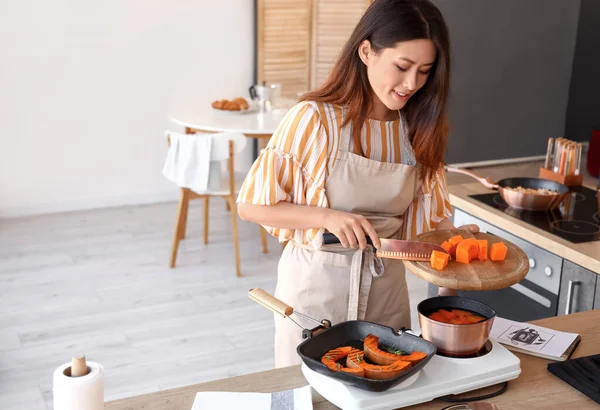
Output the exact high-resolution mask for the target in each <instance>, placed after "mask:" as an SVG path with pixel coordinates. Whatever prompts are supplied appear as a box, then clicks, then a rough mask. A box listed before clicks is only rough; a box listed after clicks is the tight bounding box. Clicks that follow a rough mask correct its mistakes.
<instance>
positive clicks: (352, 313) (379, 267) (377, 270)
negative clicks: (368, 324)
mask: <svg viewBox="0 0 600 410" xmlns="http://www.w3.org/2000/svg"><path fill="white" fill-rule="evenodd" d="M363 262H364V264H365V268H366V272H365V275H362V271H363ZM382 275H383V261H382V260H381V258H380V257H379V256H377V255H375V253H374V252H373V248H372V247H371V246H368V247H367V248H366V249H365V250H361V249H357V250H356V252H354V255H352V265H351V266H350V291H349V295H348V320H357V319H358V320H364V319H365V314H366V313H367V302H368V300H369V292H370V290H371V282H372V281H373V277H376V278H378V277H380V276H382Z"/></svg>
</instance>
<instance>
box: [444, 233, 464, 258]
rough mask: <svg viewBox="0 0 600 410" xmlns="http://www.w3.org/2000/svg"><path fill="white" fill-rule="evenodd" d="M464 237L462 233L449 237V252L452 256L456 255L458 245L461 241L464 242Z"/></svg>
mask: <svg viewBox="0 0 600 410" xmlns="http://www.w3.org/2000/svg"><path fill="white" fill-rule="evenodd" d="M462 240H463V237H462V235H456V236H453V237H452V238H450V239H448V243H449V244H450V250H448V253H449V254H450V256H452V257H455V256H456V245H458V244H459V243H460V242H462Z"/></svg>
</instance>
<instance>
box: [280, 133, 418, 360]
mask: <svg viewBox="0 0 600 410" xmlns="http://www.w3.org/2000/svg"><path fill="white" fill-rule="evenodd" d="M401 129H402V131H401V134H400V135H401V138H406V136H405V132H406V131H405V129H406V127H402V128H401ZM351 138H352V128H351V126H350V125H348V126H345V127H344V128H342V130H341V139H340V144H339V152H338V154H337V160H336V162H335V165H334V167H333V170H332V171H331V174H330V175H329V177H328V178H327V181H326V184H325V190H326V193H327V199H328V201H329V206H330V208H332V209H336V210H340V211H346V212H352V213H356V214H362V215H364V216H365V217H366V218H367V219H368V220H369V222H370V223H371V224H372V225H373V228H374V229H375V230H376V231H377V234H378V235H379V236H380V237H381V238H397V237H399V235H400V228H401V227H402V215H403V214H404V213H405V212H406V210H407V209H408V206H409V205H410V204H411V202H412V201H413V199H414V198H415V196H416V193H417V190H418V186H417V168H416V167H414V166H410V165H404V164H393V163H387V162H379V161H374V160H371V159H367V158H364V157H361V156H359V155H356V154H353V153H352V152H349V146H350V142H351ZM275 296H276V297H277V298H278V299H280V300H282V301H283V302H285V303H287V304H289V305H290V306H292V307H293V308H294V309H295V310H297V311H298V312H300V313H304V314H306V315H309V316H311V317H313V318H315V319H317V320H321V319H329V320H331V322H332V324H337V323H340V322H343V321H346V320H355V319H359V320H367V321H371V322H376V323H380V324H383V325H386V326H390V327H392V328H394V329H399V328H401V327H403V326H405V327H410V305H409V299H408V291H407V288H406V277H405V272H404V265H403V263H402V262H401V261H398V260H391V259H384V260H382V259H380V258H378V257H377V256H375V255H374V252H373V248H372V247H370V246H369V247H368V248H367V249H365V250H364V251H361V250H360V249H344V248H343V247H342V246H341V245H326V246H323V247H322V249H321V250H320V251H313V250H312V248H310V247H308V246H306V245H300V244H296V243H293V242H290V243H289V244H288V246H286V247H285V249H284V251H283V254H282V256H281V259H280V261H279V266H278V277H277V288H276V290H275ZM295 320H296V319H295ZM296 321H298V320H296ZM299 323H301V324H302V325H304V326H305V327H306V328H313V327H315V326H316V324H315V323H311V322H310V321H309V322H306V323H305V322H304V321H302V320H300V321H299ZM300 342H302V330H301V329H300V328H299V327H297V326H296V325H295V324H294V323H293V322H292V321H291V320H290V319H285V318H282V317H281V316H278V315H275V367H284V366H291V365H295V364H299V363H301V360H300V357H299V356H298V354H297V352H296V347H297V346H298V344H299V343H300Z"/></svg>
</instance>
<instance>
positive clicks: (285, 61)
mask: <svg viewBox="0 0 600 410" xmlns="http://www.w3.org/2000/svg"><path fill="white" fill-rule="evenodd" d="M312 1H313V0H258V1H257V20H258V25H257V34H258V39H257V40H258V42H257V64H258V67H257V74H258V81H259V83H262V82H263V81H266V82H267V83H277V84H281V93H282V95H283V96H284V97H288V98H297V97H298V93H304V92H306V91H308V90H309V89H310V45H311V38H310V32H311V30H310V26H311V16H312V13H311V11H312Z"/></svg>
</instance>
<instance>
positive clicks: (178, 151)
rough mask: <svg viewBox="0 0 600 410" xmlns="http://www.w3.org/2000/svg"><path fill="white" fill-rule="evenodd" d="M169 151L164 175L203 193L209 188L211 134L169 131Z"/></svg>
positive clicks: (183, 186) (179, 184) (180, 184)
mask: <svg viewBox="0 0 600 410" xmlns="http://www.w3.org/2000/svg"><path fill="white" fill-rule="evenodd" d="M167 135H168V136H169V138H170V146H169V151H168V152H167V158H166V160H165V166H164V168H163V175H164V176H165V177H166V178H167V179H168V180H170V181H173V182H174V183H176V184H177V185H178V186H180V187H181V188H189V189H191V190H192V191H194V192H197V193H202V192H204V191H206V189H207V188H208V177H209V168H210V146H211V141H212V137H211V135H210V134H178V133H174V132H169V133H167Z"/></svg>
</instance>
